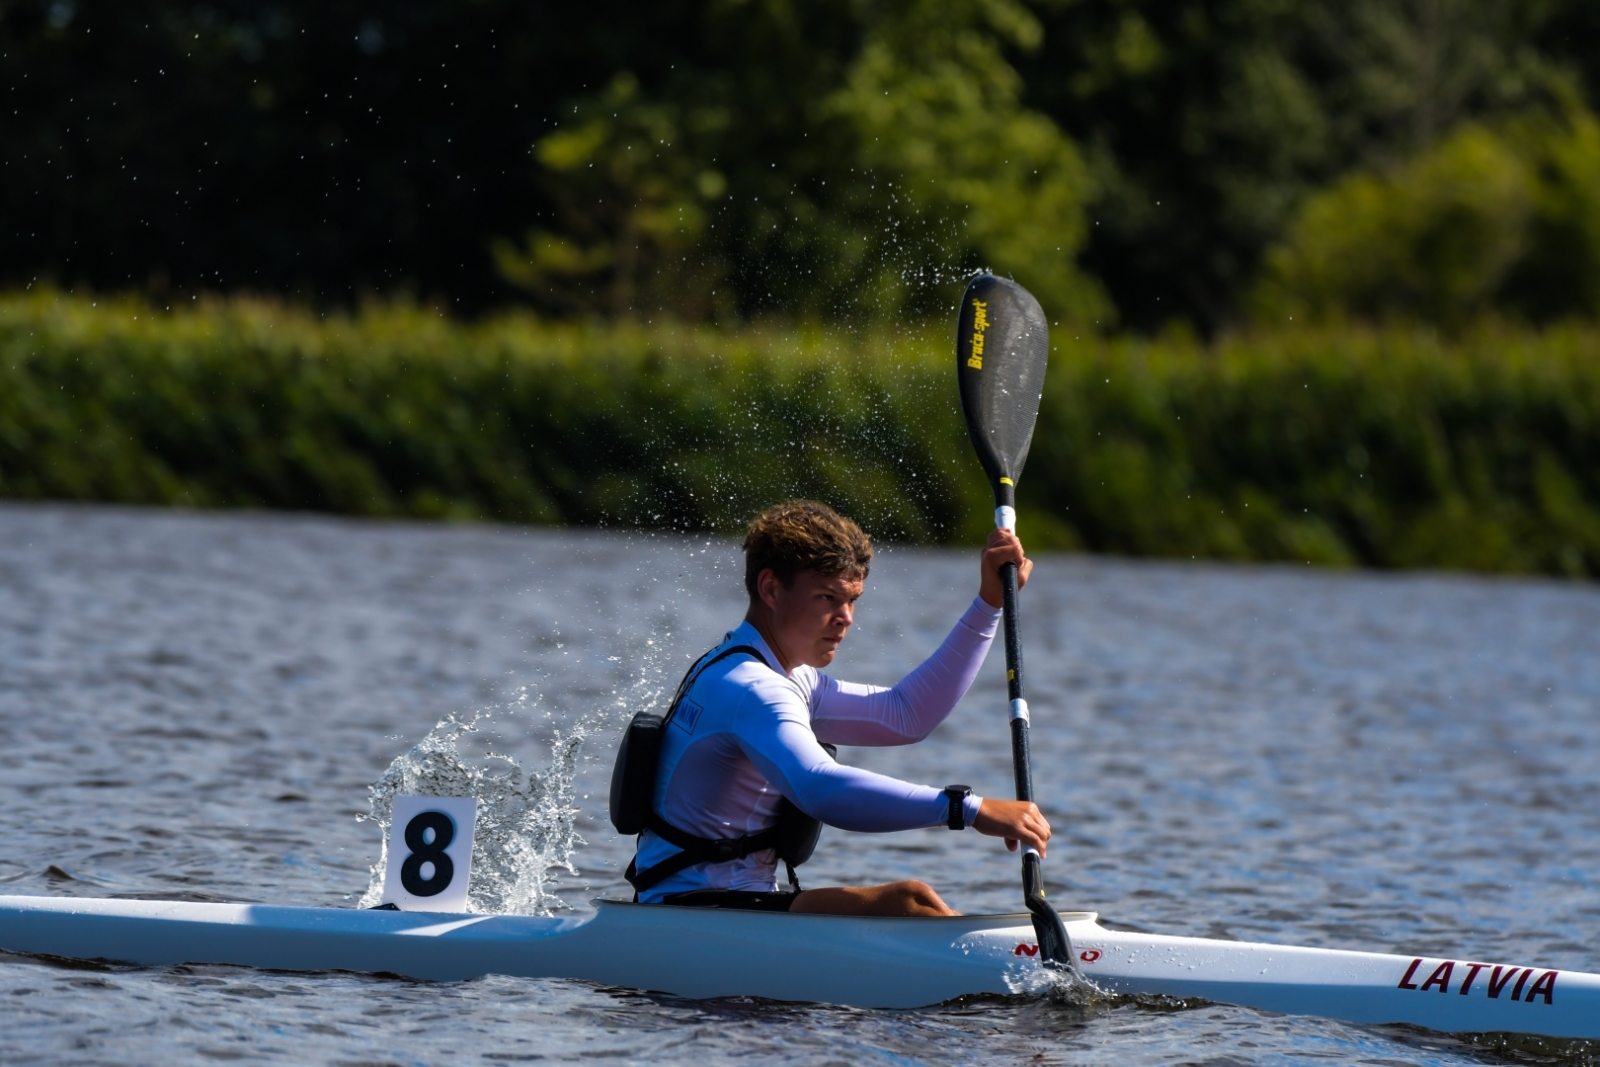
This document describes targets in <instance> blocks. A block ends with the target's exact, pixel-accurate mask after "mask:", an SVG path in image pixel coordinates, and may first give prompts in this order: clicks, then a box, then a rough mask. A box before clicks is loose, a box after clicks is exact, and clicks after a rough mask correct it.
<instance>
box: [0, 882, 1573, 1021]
mask: <svg viewBox="0 0 1600 1067" xmlns="http://www.w3.org/2000/svg"><path fill="white" fill-rule="evenodd" d="M596 903H597V905H598V910H597V911H596V913H595V914H594V915H593V916H588V917H583V918H541V917H534V916H520V915H461V914H449V913H439V912H432V913H429V912H397V911H357V910H345V909H337V908H291V907H275V906H268V905H262V904H191V903H180V902H169V901H148V900H97V899H82V898H64V897H22V896H0V947H3V948H5V949H8V950H11V951H13V952H22V953H35V954H44V955H51V956H61V957H68V958H73V959H102V960H111V961H119V962H125V963H133V964H144V965H163V964H177V963H220V964H237V965H242V966H247V967H263V968H272V969H280V970H292V971H321V970H344V971H365V972H384V973H389V974H397V975H405V976H408V977H412V978H421V979H432V980H439V981H453V980H458V979H464V978H471V977H475V976H477V975H483V974H502V975H514V976H522V977H529V978H571V979H579V980H583V981H589V982H597V983H600V984H602V985H607V986H626V987H630V988H634V989H645V990H656V991H660V992H664V993H671V994H676V995H678V996H684V997H694V998H701V997H721V996H753V997H766V998H770V999H773V1000H791V1001H812V1002H819V1003H832V1004H846V1005H853V1006H856V1007H863V1008H910V1007H919V1006H922V1005H927V1004H937V1003H940V1002H942V1001H947V1000H951V999H954V998H956V997H960V996H965V995H970V994H985V993H992V994H1006V993H1017V992H1024V991H1029V990H1037V989H1040V988H1045V987H1046V985H1047V983H1048V977H1047V976H1046V975H1045V974H1044V973H1043V968H1042V966H1041V964H1040V961H1039V960H1038V958H1037V953H1038V946H1037V944H1036V943H1035V941H1034V935H1033V928H1032V926H1031V925H1030V924H1029V921H1028V917H1027V916H1026V915H967V916H961V917H958V918H951V919H877V918H850V917H843V916H829V915H785V914H771V913H758V912H738V911H713V910H706V909H699V908H675V907H667V906H663V905H641V904H630V903H622V902H616V901H597V902H596ZM1062 919H1063V920H1064V921H1065V922H1066V926H1067V931H1068V933H1069V934H1070V935H1071V937H1072V943H1073V949H1074V951H1075V952H1076V953H1077V954H1078V958H1079V961H1080V966H1081V969H1082V973H1083V975H1084V976H1085V977H1086V978H1088V979H1089V980H1090V981H1092V982H1093V983H1094V985H1095V986H1097V987H1098V988H1099V989H1101V990H1103V991H1105V992H1107V993H1126V994H1155V995H1161V996H1167V997H1178V998H1185V999H1188V998H1198V999H1203V1000H1208V1001H1215V1002H1218V1003H1223V1004H1237V1005H1241V1006H1245V1007H1250V1008H1261V1009H1265V1010H1267V1011H1273V1012H1282V1013H1285V1014H1299V1015H1318V1016H1324V1017H1327V1018H1333V1019H1344V1020H1349V1021H1351V1022H1360V1023H1409V1024H1412V1025H1415V1026H1422V1027H1427V1028H1430V1029H1433V1030H1441V1031H1448V1032H1456V1033H1482V1032H1501V1031H1504V1032H1512V1033H1526V1034H1541V1035H1546V1036H1551V1037H1572V1038H1600V975H1594V974H1584V973H1580V972H1575V971H1562V970H1557V969H1554V968H1546V967H1540V966H1526V965H1520V964H1513V965H1505V964H1488V963H1479V962H1476V961H1473V960H1467V959H1436V958H1432V957H1412V956H1388V955H1381V954H1378V953H1372V952H1343V951H1336V950H1332V949H1321V948H1285V947H1282V946H1279V945H1264V944H1252V943H1249V942H1242V941H1212V940H1204V939H1200V938H1190V937H1166V936H1162V935H1159V934H1145V933H1128V932H1124V931H1121V930H1109V929H1106V928H1105V927H1103V926H1101V925H1100V924H1099V922H1098V921H1096V920H1097V917H1096V915H1095V913H1094V912H1064V913H1063V914H1062Z"/></svg>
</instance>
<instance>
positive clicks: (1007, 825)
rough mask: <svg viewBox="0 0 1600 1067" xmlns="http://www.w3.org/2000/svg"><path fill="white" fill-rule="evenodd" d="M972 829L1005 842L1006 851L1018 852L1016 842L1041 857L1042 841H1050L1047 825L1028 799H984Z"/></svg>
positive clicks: (1035, 805)
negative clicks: (1028, 847) (1036, 850)
mask: <svg viewBox="0 0 1600 1067" xmlns="http://www.w3.org/2000/svg"><path fill="white" fill-rule="evenodd" d="M972 828H973V829H974V830H976V831H978V833H980V834H988V835H989V836H990V837H1003V838H1005V839H1006V848H1008V849H1010V850H1011V851H1012V852H1015V851H1016V850H1017V842H1018V841H1021V842H1022V843H1023V844H1024V845H1028V846H1030V847H1032V848H1036V849H1038V850H1039V856H1040V858H1041V859H1042V858H1043V857H1044V846H1045V842H1046V841H1049V840H1050V823H1049V822H1047V821H1046V820H1045V817H1044V815H1043V814H1042V813H1041V812H1040V811H1039V806H1038V805H1037V804H1035V803H1034V802H1033V801H1031V800H992V799H990V798H988V797H985V798H984V801H983V806H982V807H980V808H979V809H978V817H977V818H976V819H974V820H973V821H972Z"/></svg>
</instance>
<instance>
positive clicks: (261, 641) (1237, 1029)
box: [0, 504, 1600, 1067]
mask: <svg viewBox="0 0 1600 1067" xmlns="http://www.w3.org/2000/svg"><path fill="white" fill-rule="evenodd" d="M1021 532H1022V534H1023V535H1024V539H1026V534H1027V525H1026V517H1025V516H1024V521H1023V524H1022V529H1021ZM976 570H977V569H976V561H975V554H974V553H973V552H966V551H961V552H957V551H944V550H919V549H904V548H894V547H890V548H887V549H885V550H884V551H883V552H882V554H881V555H880V557H879V561H878V563H877V564H876V565H875V567H874V569H873V574H872V579H871V581H870V583H869V586H868V592H867V596H866V597H865V599H864V600H863V601H862V603H861V606H860V610H859V613H858V622H857V627H856V630H855V631H854V632H853V633H852V635H851V637H850V640H849V641H848V642H847V643H846V645H845V646H844V649H843V651H842V652H841V654H840V657H839V660H838V662H837V663H836V664H835V666H834V668H833V671H832V673H834V674H835V675H837V676H839V677H846V678H851V679H855V680H860V681H870V682H882V683H891V682H893V681H894V680H895V679H896V678H897V677H899V675H900V674H902V673H903V672H904V671H906V670H907V669H909V668H910V667H912V666H914V665H915V664H916V663H917V662H918V661H919V660H920V658H921V657H922V656H924V655H926V654H927V653H928V652H929V651H931V650H932V648H933V647H934V646H935V645H936V644H937V643H938V641H939V640H940V639H941V637H942V636H943V634H944V632H945V631H946V630H947V629H948V627H949V625H950V624H951V623H952V622H953V620H954V619H955V617H956V615H957V614H958V613H959V612H960V610H961V609H962V608H963V607H964V605H965V604H966V603H968V602H969V600H970V598H971V596H972V594H973V593H974V592H975V589H976V577H977V573H976ZM740 573H741V571H740V565H739V556H738V552H737V548H736V546H735V545H733V544H732V543H730V542H728V541H724V540H720V539H708V538H705V537H675V536H646V535H640V534H632V533H619V532H606V531H592V530H591V531H547V530H524V529H509V528H499V527H491V526H467V527H461V526H445V525H418V524H404V523H381V524H380V523H368V522H354V521H344V520H339V519H328V518H320V517H301V516H284V515H251V514H243V515H241V514H230V515H216V514H185V513H178V512H161V511H142V510H122V509H115V508H98V507H77V506H37V505H15V504H8V505H0V804H3V806H4V807H3V810H4V811H5V813H6V816H7V817H6V820H5V825H6V842H5V847H4V848H3V849H0V892H3V893H29V894H55V895H82V896H126V897H163V898H174V899H188V900H230V901H261V902H269V903H279V904H314V905H323V906H329V907H352V906H354V905H355V904H356V903H357V901H358V900H359V899H360V897H361V895H362V894H363V892H364V891H365V890H366V888H367V885H368V879H369V870H370V867H371V865H372V864H373V863H374V862H375V861H376V859H377V856H378V851H379V841H380V835H379V830H378V828H377V825H376V824H375V823H373V822H371V821H366V822H363V821H358V818H357V817H358V816H359V815H362V814H363V813H365V812H366V810H367V804H368V788H369V786H370V785H371V784H372V783H373V782H374V781H375V780H377V779H378V777H379V776H380V775H381V774H383V773H384V771H385V769H386V768H387V767H389V766H390V764H391V761H393V760H394V759H395V758H396V757H397V756H401V755H402V754H403V753H405V752H406V751H407V749H409V748H410V747H411V746H412V745H414V744H416V743H417V742H419V741H421V740H423V739H424V738H425V737H427V736H428V735H429V733H430V731H432V730H433V729H434V727H435V725H436V724H437V723H439V722H440V721H441V720H443V719H447V718H449V717H452V716H453V717H455V718H457V719H465V720H468V721H471V720H472V719H473V717H474V716H477V717H478V718H477V721H476V729H475V730H472V731H465V732H462V731H459V730H458V731H457V732H458V733H460V734H461V737H462V745H463V751H466V750H468V749H472V750H474V751H479V750H483V749H485V748H490V749H493V750H494V751H496V752H500V753H503V754H507V755H510V756H512V757H514V758H515V759H516V760H518V761H519V762H520V763H521V764H522V766H523V767H525V768H526V769H527V770H528V771H529V772H533V773H536V774H544V775H546V776H547V777H548V778H550V779H551V780H552V781H554V780H555V779H556V778H559V777H560V775H559V774H558V773H557V774H552V773H551V772H550V771H549V764H550V761H551V758H552V756H551V753H552V746H553V745H554V746H556V747H557V751H560V752H568V753H573V754H574V758H575V778H574V779H573V780H572V782H571V786H570V789H571V792H570V799H571V801H572V804H573V806H575V807H576V809H577V811H578V814H577V816H576V822H575V824H574V826H573V829H575V831H576V833H577V834H578V835H579V836H580V837H581V839H582V841H581V843H579V844H577V845H576V847H575V848H573V849H572V851H571V854H570V857H565V856H564V855H562V853H563V849H564V845H563V843H562V842H561V841H560V840H554V839H553V840H552V841H551V842H546V843H545V845H546V851H547V852H548V855H547V856H546V857H545V858H546V860H548V861H549V862H552V863H553V862H556V861H559V860H562V859H564V858H565V859H568V860H569V861H570V863H571V866H572V870H571V871H567V870H562V869H560V868H559V867H556V868H554V869H549V870H547V869H546V868H547V867H548V863H546V862H541V864H540V865H539V869H538V870H537V871H524V872H522V874H521V875H520V877H522V878H523V880H524V882H525V884H523V885H521V886H520V887H518V888H519V892H520V893H521V896H520V897H519V898H518V899H519V900H520V901H521V903H520V904H519V905H518V906H520V907H524V908H528V907H544V908H567V909H570V911H571V912H572V913H583V912H585V911H587V910H589V909H590V905H589V903H588V902H589V901H590V900H591V899H592V898H594V897H598V896H625V895H626V886H625V885H624V884H623V883H622V881H621V879H620V877H619V871H620V870H621V868H622V866H623V865H625V863H626V859H627V856H628V852H629V843H628V842H626V841H624V840H622V839H620V838H619V837H618V836H617V835H616V834H615V833H613V832H612V831H611V829H610V827H609V825H608V824H607V823H606V820H605V811H604V800H603V796H604V791H605V782H606V777H607V774H608V772H609V765H610V760H611V756H612V746H613V744H614V738H615V736H616V731H617V729H618V727H619V726H620V725H621V723H622V722H623V721H624V720H625V718H626V715H627V713H628V711H629V710H631V709H632V708H634V707H638V706H642V705H643V704H645V703H647V702H649V701H650V700H652V699H655V698H657V697H658V695H659V693H660V691H661V690H662V689H663V688H670V686H671V685H672V684H674V683H675V682H676V680H677V677H678V675H679V674H680V673H681V671H682V669H683V666H684V664H685V662H686V659H687V658H688V657H689V656H691V655H693V654H695V653H698V652H699V651H702V650H703V649H704V648H706V647H707V646H709V645H710V644H712V643H713V642H715V641H716V640H718V639H719V638H720V637H721V635H722V634H723V632H724V631H725V630H727V629H728V628H729V627H730V626H731V625H733V624H734V622H735V621H736V620H737V619H738V617H739V615H740V613H741V600H742V592H741V588H740V580H739V576H740ZM1024 623H1025V635H1026V640H1027V651H1028V655H1027V665H1028V671H1029V680H1030V688H1031V692H1030V697H1031V704H1032V707H1033V716H1034V724H1035V728H1034V758H1035V778H1036V783H1037V789H1038V792H1039V794H1040V802H1041V805H1042V807H1043V808H1044V809H1045V810H1046V813H1047V814H1048V815H1049V817H1050V818H1051V820H1052V823H1053V825H1054V826H1055V828H1056V831H1057V833H1056V838H1055V840H1054V842H1053V843H1052V851H1051V855H1050V860H1049V862H1048V863H1047V864H1046V873H1047V877H1048V878H1049V879H1050V880H1051V885H1052V892H1051V896H1052V899H1053V900H1055V901H1056V903H1057V904H1058V906H1063V907H1084V908H1092V909H1096V910H1098V911H1100V912H1101V913H1102V915H1104V916H1106V917H1108V918H1110V919H1112V920H1115V921H1117V922H1120V923H1125V924H1131V925H1134V926H1137V927H1141V928H1145V929H1150V930H1158V931H1163V932H1170V933H1180V934H1193V935H1202V936H1209V937H1233V938H1243V939H1254V940H1269V941H1279V942H1284V943H1290V944H1306V945H1328V946H1338V947H1346V948H1358V949H1370V950H1376V951H1385V952H1404V953H1408V954H1410V953H1416V954H1433V955H1438V956H1452V957H1455V958H1476V959H1499V958H1510V959H1518V960H1521V959H1531V960H1537V961H1539V962H1541V963H1544V964H1548V965H1549V966H1552V967H1562V968H1571V969H1580V970H1600V948H1597V945H1600V936H1597V935H1600V889H1597V887H1596V874H1597V871H1600V763H1597V761H1596V759H1595V753H1596V752H1597V751H1600V656H1597V655H1596V652H1597V650H1600V591H1597V590H1596V589H1595V588H1594V587H1593V586H1586V585H1568V584H1559V583H1552V582H1546V581H1521V580H1505V579H1483V578H1470V577H1459V576H1434V575H1376V574H1362V573H1339V572H1329V571H1320V570H1312V569H1309V568H1293V567H1234V566H1218V565H1199V564H1177V563H1146V562H1128V561H1115V560H1106V559H1093V558H1084V557H1075V556H1054V557H1049V556H1047V557H1045V558H1042V559H1040V560H1039V565H1038V569H1037V571H1036V572H1035V578H1034V582H1033V583H1032V584H1030V586H1029V588H1028V590H1027V592H1026V593H1025V595H1024ZM1001 674H1002V670H1001V664H1000V657H999V655H998V654H995V655H993V656H991V658H990V662H989V663H988V664H986V666H985V668H984V671H983V674H982V675H981V677H980V679H979V681H978V683H977V685H976V686H975V687H974V690H973V692H972V693H970V694H969V695H968V697H967V699H966V700H965V701H964V702H963V703H962V704H961V705H960V707H958V708H957V709H956V711H955V713H954V714H953V715H952V716H951V718H950V720H949V721H948V722H947V723H946V724H945V725H944V726H942V727H941V728H940V729H939V730H938V731H937V732H936V733H935V734H934V735H933V736H932V737H931V738H930V739H929V740H928V741H926V742H925V743H923V744H920V745H917V746H913V747H910V748H906V749H898V750H845V752H844V753H843V754H842V758H844V759H846V760H847V761H854V762H857V763H859V764H862V765H865V766H869V767H872V768H874V769H878V770H883V771H886V772H888V773H892V774H897V775H901V776H905V777H909V778H913V779H916V780H920V781H925V782H929V783H933V784H942V783H944V782H947V781H952V780H957V781H967V782H970V783H971V784H972V785H973V786H974V787H975V788H976V789H977V790H978V792H980V793H982V794H986V795H993V796H1005V795H1007V790H1008V788H1009V781H1010V776H1009V762H1008V761H1009V755H1008V741H1007V738H1008V734H1007V728H1006V720H1005V711H1004V688H1003V682H1002V679H1001ZM438 736H439V735H438V734H435V737H438ZM579 737H581V738H582V742H581V744H579V745H577V747H576V748H574V747H573V742H574V740H575V739H577V738H579ZM474 746H476V747H474ZM562 746H565V747H562ZM557 762H558V764H559V762H560V761H559V760H558V761H557ZM485 766H499V767H505V766H507V765H506V764H504V763H503V762H502V763H496V764H488V765H485ZM560 769H561V768H560V767H559V766H558V767H557V768H556V771H557V772H559V771H560ZM552 788H553V787H552ZM565 789H566V786H565V784H564V783H563V784H562V789H556V790H554V793H561V794H562V796H563V797H564V796H566V795H567V794H566V793H565V792H564V790H565ZM554 793H553V794H552V796H554ZM560 800H561V797H554V799H553V800H552V802H553V803H554V802H556V801H560ZM557 836H558V837H559V835H557ZM913 876H914V877H920V878H923V879H925V880H927V881H929V882H932V883H933V884H935V885H936V886H937V887H939V889H940V890H941V891H942V892H943V893H944V895H945V897H946V899H948V900H949V901H950V902H951V903H952V904H953V905H955V906H956V907H958V908H960V909H962V910H964V911H1015V910H1017V907H1018V904H1019V900H1018V890H1017V882H1016V865H1015V861H1014V860H1013V859H1012V858H1011V857H1010V856H1008V855H1007V854H1005V852H1004V851H1003V848H1002V846H1000V844H999V843H998V842H995V841H993V840H991V839H987V838H980V837H978V836H977V835H974V834H951V833H948V832H944V831H923V832H916V833H906V834H899V835H892V836H887V837H875V836H867V835H855V834H847V833H841V832H838V831H832V830H830V831H828V832H827V833H826V834H825V835H824V838H823V847H822V848H821V849H820V850H819V855H818V857H817V859H815V860H814V861H813V862H812V863H811V864H810V865H808V867H807V868H806V870H805V872H804V877H805V880H806V882H807V884H811V885H820V884H830V883H833V884H837V883H851V882H865V881H882V880H887V879H890V878H900V877H913ZM507 899H509V897H508V898H507ZM1595 1056H1596V1053H1595V1052H1594V1051H1593V1050H1589V1049H1586V1048H1584V1047H1581V1046H1575V1045H1570V1044H1562V1043H1541V1042H1538V1041H1526V1042H1518V1043H1515V1044H1505V1043H1503V1042H1498V1041H1494V1040H1491V1039H1480V1040H1478V1041H1471V1040H1459V1039H1452V1038H1444V1037H1440V1036H1438V1035H1432V1034H1427V1033H1422V1032H1414V1031H1407V1030H1404V1029H1400V1028H1392V1027H1362V1026H1353V1025H1347V1024H1342V1023H1334V1022H1327V1021H1321V1020H1314V1019H1303V1018H1285V1017H1280V1016H1273V1015H1269V1014H1265V1013H1260V1012H1254V1011H1248V1010H1244V1009H1238V1008H1231V1007H1221V1006H1199V1007H1190V1008H1187V1009H1185V1010H1161V1009H1158V1008H1156V1007H1152V1006H1149V1005H1140V1004H1134V1003H1109V1004H1102V1005H1099V1006H1096V1007H1094V1008H1091V1009H1084V1008H1081V1007H1073V1006H1071V1005H1069V1004H1064V1003H1056V1002H1053V1001H1052V1000H1050V999H1049V998H1045V997H1028V996H1018V997H1011V998H982V999H977V1000H973V1001H969V1002H960V1003H954V1004H948V1005H944V1006H940V1007H934V1008H927V1009H923V1010H917V1011H892V1012H891V1011H857V1010H849V1009H840V1008H832V1007H812V1006H796V1005H780V1004H767V1003H760V1002H752V1001H745V1000H731V1001H718V1002H709V1003H696V1002H689V1001H682V1000H677V999H674V998H672V997H667V996H660V995H654V994H644V993H633V992H619V991H616V990H608V989H600V988H595V987H592V986H588V985H585V984H583V983H577V982H567V981H543V980H540V981H535V980H527V979H509V978H498V977H489V978H483V979H479V980H475V981H468V982H461V983H455V984H430V983H419V982H410V981H401V980H397V979H385V978H373V977H362V976H356V975H350V974H280V973H261V972H255V971H251V970H248V969H242V968H231V967H200V966H189V967H174V968H150V969H141V968H132V967H87V966H67V965H63V964H60V963H56V962H51V961H47V960H40V959H34V958H29V957H23V956H16V955H5V954H0V1062H4V1063H6V1064H22V1063H49V1064H69V1063H70V1064H127V1063H172V1062H181V1063H199V1062H206V1061H209V1060H242V1061H245V1062H251V1063H281V1064H311V1063H328V1064H443V1063H474V1062H487V1063H503V1062H520V1061H524V1060H535V1059H543V1060H550V1061H576V1060H599V1061H617V1062H649V1063H693V1064H696V1065H697V1067H711V1065H716V1064H728V1063H734V1062H740V1061H752V1060H753V1061H756V1062H761V1063H764V1064H765V1063H783V1064H788V1063H807V1064H810V1063H850V1064H864V1063H865V1064H873V1063H882V1064H906V1063H974V1064H996V1063H1024V1062H1025V1063H1030V1064H1031V1063H1095V1064H1099V1063H1116V1064H1144V1063H1190V1064H1245V1063H1282V1062H1286V1061H1289V1060H1295V1061H1301V1060H1305V1059H1321V1060H1332V1061H1336V1062H1341V1063H1382V1064H1408V1063H1500V1062H1562V1063H1580V1062H1592V1061H1593V1060H1594V1058H1595Z"/></svg>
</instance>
